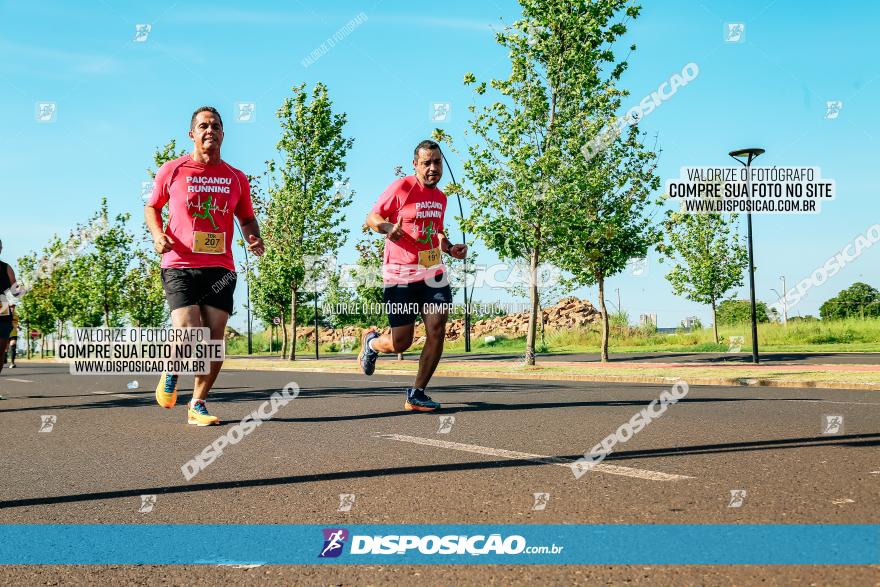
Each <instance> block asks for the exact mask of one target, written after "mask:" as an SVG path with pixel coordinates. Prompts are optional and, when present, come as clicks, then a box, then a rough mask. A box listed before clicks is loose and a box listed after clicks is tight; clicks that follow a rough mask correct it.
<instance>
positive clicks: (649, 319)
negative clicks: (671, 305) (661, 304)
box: [639, 314, 657, 328]
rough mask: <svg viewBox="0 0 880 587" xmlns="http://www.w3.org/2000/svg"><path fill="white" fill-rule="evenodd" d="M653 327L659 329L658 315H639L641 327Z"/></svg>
mask: <svg viewBox="0 0 880 587" xmlns="http://www.w3.org/2000/svg"><path fill="white" fill-rule="evenodd" d="M649 324H650V325H651V326H653V327H654V328H657V314H641V315H639V326H648V325H649Z"/></svg>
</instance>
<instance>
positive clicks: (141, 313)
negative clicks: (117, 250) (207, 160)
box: [124, 139, 187, 328]
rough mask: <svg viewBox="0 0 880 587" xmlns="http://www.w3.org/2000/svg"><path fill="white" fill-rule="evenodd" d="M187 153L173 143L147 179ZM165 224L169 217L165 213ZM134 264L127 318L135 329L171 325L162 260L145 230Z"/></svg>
mask: <svg viewBox="0 0 880 587" xmlns="http://www.w3.org/2000/svg"><path fill="white" fill-rule="evenodd" d="M186 153H187V151H186V149H178V148H177V141H176V140H175V139H171V140H170V141H168V142H167V143H166V144H165V145H163V146H162V147H157V148H156V150H155V152H154V153H153V165H152V166H151V167H148V168H147V175H149V176H150V178H155V177H156V173H157V172H158V171H159V168H160V167H162V166H163V165H164V164H165V163H167V162H168V161H173V160H174V159H177V158H179V157H183V156H184V155H186ZM162 215H163V221H164V219H166V218H167V216H168V213H167V211H165V210H164V209H163V212H162ZM133 257H134V263H133V264H132V265H131V267H130V268H129V269H128V273H127V274H126V276H125V283H124V291H125V314H126V316H127V317H128V320H129V321H130V322H131V324H132V325H133V326H138V327H143V328H155V327H159V326H162V325H163V324H165V323H167V321H168V316H169V313H168V309H167V307H166V305H165V291H164V288H163V287H162V269H161V265H162V260H161V256H159V255H157V254H156V253H155V251H154V250H153V239H152V237H151V236H150V233H149V232H148V231H146V230H144V231H141V238H140V240H139V241H138V243H137V244H136V245H135V246H134V251H133Z"/></svg>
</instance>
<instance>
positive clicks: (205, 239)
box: [192, 230, 226, 255]
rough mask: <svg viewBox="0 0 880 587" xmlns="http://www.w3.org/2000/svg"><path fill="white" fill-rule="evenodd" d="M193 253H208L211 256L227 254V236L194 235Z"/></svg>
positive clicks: (220, 233) (214, 234)
mask: <svg viewBox="0 0 880 587" xmlns="http://www.w3.org/2000/svg"><path fill="white" fill-rule="evenodd" d="M192 250H193V253H208V254H209V255H222V254H224V253H226V234H225V233H222V232H200V231H198V230H197V231H195V232H194V233H193V248H192Z"/></svg>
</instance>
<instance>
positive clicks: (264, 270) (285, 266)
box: [254, 82, 353, 360]
mask: <svg viewBox="0 0 880 587" xmlns="http://www.w3.org/2000/svg"><path fill="white" fill-rule="evenodd" d="M305 87H306V86H305V84H301V85H299V86H294V87H293V89H292V90H293V96H291V97H288V98H285V100H284V102H283V103H282V105H281V107H280V108H279V109H278V112H277V116H278V120H279V121H280V123H281V139H280V140H279V141H278V144H277V148H278V150H279V152H280V155H281V159H280V161H279V162H278V163H277V164H276V162H274V161H269V162H268V169H267V172H266V175H267V178H268V185H267V188H266V191H267V205H266V217H265V218H264V219H263V223H262V226H261V232H262V235H263V240H264V241H265V243H266V254H264V255H263V257H261V258H260V260H259V262H258V267H257V269H256V271H257V274H258V275H259V278H258V279H256V280H254V286H255V288H254V289H255V290H257V291H255V293H256V296H255V299H259V300H260V305H261V306H264V307H265V306H271V305H272V304H273V303H274V301H275V300H277V299H278V298H277V296H278V295H279V292H283V291H286V298H287V300H288V305H289V307H290V312H289V314H288V319H289V320H290V332H291V341H292V343H291V344H290V354H289V358H290V359H291V360H295V359H296V323H297V320H296V316H297V303H298V300H299V297H300V295H301V294H302V291H301V290H302V288H303V280H304V278H305V260H306V258H307V257H310V256H317V255H328V256H335V255H336V252H337V251H338V250H339V248H340V247H341V246H342V244H343V243H344V242H345V240H346V237H347V234H348V231H347V229H345V228H343V227H342V223H343V222H344V221H345V213H344V210H345V208H346V206H348V205H349V204H350V203H351V200H352V193H351V192H350V191H348V190H341V189H338V186H340V185H344V184H347V183H348V182H347V179H346V178H345V177H344V176H343V175H344V172H345V168H346V163H345V156H346V154H347V152H348V150H349V149H350V148H351V145H352V143H353V139H351V138H346V137H345V136H343V127H344V125H345V123H346V115H345V114H344V113H341V114H334V113H333V104H332V102H331V100H330V97H329V94H328V91H327V87H326V86H325V85H324V84H322V83H320V82H319V83H317V84H315V87H314V88H313V89H312V91H311V92H307V91H306V89H305ZM256 305H257V304H256V303H255V306H256Z"/></svg>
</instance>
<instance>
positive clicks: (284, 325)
mask: <svg viewBox="0 0 880 587" xmlns="http://www.w3.org/2000/svg"><path fill="white" fill-rule="evenodd" d="M279 310H280V311H279V312H278V314H279V315H280V316H281V324H280V325H279V326H280V328H279V330H281V332H283V333H284V342H283V343H282V344H281V356H282V357H284V356H286V355H287V323H286V322H284V308H279Z"/></svg>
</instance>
